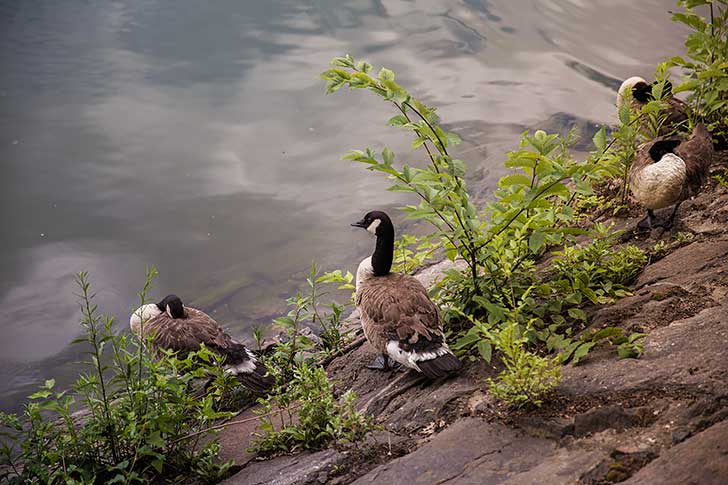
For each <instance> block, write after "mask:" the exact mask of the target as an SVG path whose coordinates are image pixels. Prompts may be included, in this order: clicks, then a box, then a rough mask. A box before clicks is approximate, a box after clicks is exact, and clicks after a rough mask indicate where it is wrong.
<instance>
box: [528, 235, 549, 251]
mask: <svg viewBox="0 0 728 485" xmlns="http://www.w3.org/2000/svg"><path fill="white" fill-rule="evenodd" d="M545 240H546V237H545V235H544V233H543V231H540V230H536V231H533V234H531V236H530V237H529V238H528V249H530V250H531V253H533V254H538V253H539V252H540V251H541V248H543V245H544V242H545Z"/></svg>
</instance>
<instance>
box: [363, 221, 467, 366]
mask: <svg viewBox="0 0 728 485" xmlns="http://www.w3.org/2000/svg"><path fill="white" fill-rule="evenodd" d="M352 226H354V227H362V228H364V229H366V230H367V231H369V232H371V233H372V234H374V235H375V236H376V237H377V244H376V248H375V249H374V253H373V254H372V255H371V256H370V257H368V258H366V259H364V260H363V261H362V262H361V264H359V268H358V269H357V272H356V306H357V308H359V312H360V313H361V324H362V328H363V329H364V335H366V337H367V340H368V341H369V343H370V344H371V345H372V346H373V347H374V348H375V349H376V350H377V351H378V352H380V354H381V355H380V356H379V357H377V359H375V361H374V362H373V363H372V364H370V365H369V366H368V367H369V368H371V369H380V370H387V369H388V368H389V358H391V359H392V360H394V361H395V362H399V363H400V364H402V365H404V366H406V367H409V368H411V369H415V370H417V371H419V372H422V373H423V374H424V375H425V376H427V377H429V378H431V379H436V378H438V377H443V376H445V375H447V374H448V373H450V372H452V371H456V370H458V369H459V368H460V366H461V364H460V361H459V360H458V358H457V357H455V356H454V355H453V354H452V352H451V351H450V349H449V348H448V347H447V344H446V343H445V339H444V335H443V333H442V322H441V321H440V313H439V312H438V310H437V306H435V304H434V303H433V302H432V300H430V297H429V296H428V295H427V290H426V289H425V287H424V286H422V283H420V282H419V281H418V280H417V279H416V278H414V277H412V276H409V275H404V274H400V273H391V272H390V269H391V267H392V257H393V254H394V226H393V225H392V221H391V220H390V219H389V216H387V214H385V213H384V212H381V211H373V212H369V213H368V214H367V215H365V216H364V218H363V219H362V220H360V221H358V222H355V223H353V224H352Z"/></svg>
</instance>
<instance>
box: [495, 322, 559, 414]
mask: <svg viewBox="0 0 728 485" xmlns="http://www.w3.org/2000/svg"><path fill="white" fill-rule="evenodd" d="M519 332H520V326H519V325H518V324H516V323H515V322H511V323H509V324H507V325H505V326H503V327H502V328H501V329H500V330H499V331H498V332H495V333H494V334H493V343H494V344H495V346H496V348H497V349H498V350H500V351H501V360H502V361H503V365H505V370H503V371H502V372H501V373H500V374H499V375H498V380H497V381H496V380H493V379H489V389H490V392H491V393H492V394H493V395H494V396H496V397H497V398H499V399H502V400H503V401H505V402H507V403H508V404H511V405H513V406H523V405H525V404H528V403H531V404H535V405H540V404H541V398H542V396H543V395H544V394H545V393H546V392H548V391H549V390H550V389H552V388H553V387H555V386H556V385H557V384H558V383H559V380H560V379H561V367H560V365H559V360H558V358H552V359H547V358H544V357H541V356H539V355H536V354H534V353H532V352H529V351H528V350H526V344H527V342H528V339H526V338H525V337H523V336H522V335H519Z"/></svg>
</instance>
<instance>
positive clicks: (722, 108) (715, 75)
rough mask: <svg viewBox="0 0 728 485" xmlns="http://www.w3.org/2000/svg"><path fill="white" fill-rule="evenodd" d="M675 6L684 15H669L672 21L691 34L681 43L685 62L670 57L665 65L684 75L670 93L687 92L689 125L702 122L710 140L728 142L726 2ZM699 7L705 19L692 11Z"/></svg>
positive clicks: (683, 0) (690, 1)
mask: <svg viewBox="0 0 728 485" xmlns="http://www.w3.org/2000/svg"><path fill="white" fill-rule="evenodd" d="M677 5H678V6H680V7H682V8H684V9H685V11H683V12H675V13H673V15H672V18H673V20H674V21H676V22H680V23H682V24H685V25H687V26H688V27H689V28H690V29H691V32H690V34H688V36H687V40H686V41H685V47H686V48H687V57H688V59H689V60H686V59H685V58H683V57H673V58H672V59H670V61H669V65H670V66H677V67H680V68H682V69H683V70H684V71H685V73H686V76H685V81H684V82H683V83H681V84H680V85H678V86H676V87H675V89H674V91H675V92H676V93H677V92H681V91H690V95H689V96H688V98H687V100H688V103H689V104H690V106H691V108H692V116H693V120H692V122H693V124H695V122H697V121H703V122H705V123H706V125H707V127H708V129H709V130H710V131H711V133H712V134H713V137H714V139H723V140H724V141H725V140H728V1H726V0H680V1H679V2H677ZM700 6H707V8H708V11H709V17H708V18H707V19H706V18H705V17H703V16H701V15H698V14H697V13H696V12H695V11H694V9H695V8H696V7H700Z"/></svg>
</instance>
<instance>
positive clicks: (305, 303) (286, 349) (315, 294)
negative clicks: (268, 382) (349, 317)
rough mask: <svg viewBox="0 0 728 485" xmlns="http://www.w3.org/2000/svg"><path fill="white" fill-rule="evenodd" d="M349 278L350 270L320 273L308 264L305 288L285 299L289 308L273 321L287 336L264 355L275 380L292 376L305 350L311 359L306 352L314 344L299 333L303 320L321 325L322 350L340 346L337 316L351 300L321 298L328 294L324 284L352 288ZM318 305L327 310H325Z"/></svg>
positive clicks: (331, 349) (310, 358)
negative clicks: (340, 300) (309, 267)
mask: <svg viewBox="0 0 728 485" xmlns="http://www.w3.org/2000/svg"><path fill="white" fill-rule="evenodd" d="M353 279H354V276H353V275H352V274H351V273H350V272H346V273H342V272H341V270H336V271H330V272H327V273H323V274H321V273H320V271H319V269H318V267H317V266H316V263H311V269H310V270H309V273H308V276H307V278H306V284H307V287H308V291H307V292H305V293H304V292H302V291H299V292H297V293H296V294H295V295H294V296H292V297H290V298H288V299H287V300H286V301H287V303H288V305H289V306H291V307H292V308H291V310H290V311H289V312H288V314H287V315H285V316H282V317H278V318H275V319H274V320H273V323H274V324H275V325H278V326H279V327H281V328H283V329H284V331H285V332H286V336H287V339H286V340H285V341H282V342H277V343H276V344H275V345H274V347H273V352H272V354H270V355H268V356H266V361H267V364H268V367H269V369H270V371H271V372H272V373H273V374H274V375H275V376H276V379H277V381H278V382H279V383H283V382H286V381H287V380H288V379H289V378H290V377H291V376H292V374H293V371H294V368H295V366H296V365H297V364H299V363H301V362H303V361H305V360H306V357H305V355H306V354H305V353H309V358H308V360H312V359H313V355H312V354H310V352H311V351H313V350H314V347H315V344H314V342H312V340H311V339H310V338H309V337H307V336H306V335H303V334H302V333H301V330H302V326H303V324H304V323H309V324H310V325H312V326H314V327H315V326H320V327H321V336H320V338H321V342H322V344H323V349H322V350H323V351H324V352H328V353H331V352H335V351H337V350H339V349H341V348H342V347H343V345H344V342H345V339H344V335H343V333H342V329H341V323H342V322H341V316H342V314H343V312H344V310H345V309H346V307H347V306H348V305H350V304H351V302H349V303H347V304H344V305H342V304H339V303H337V302H335V301H330V302H328V303H326V304H322V302H321V300H322V299H324V298H326V297H327V296H329V291H326V290H324V285H328V284H336V285H337V288H336V289H337V290H353V289H354V286H353V285H352V281H353ZM322 307H323V308H324V309H325V308H328V309H329V310H330V311H325V310H324V309H322Z"/></svg>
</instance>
